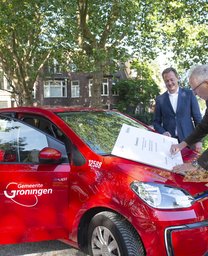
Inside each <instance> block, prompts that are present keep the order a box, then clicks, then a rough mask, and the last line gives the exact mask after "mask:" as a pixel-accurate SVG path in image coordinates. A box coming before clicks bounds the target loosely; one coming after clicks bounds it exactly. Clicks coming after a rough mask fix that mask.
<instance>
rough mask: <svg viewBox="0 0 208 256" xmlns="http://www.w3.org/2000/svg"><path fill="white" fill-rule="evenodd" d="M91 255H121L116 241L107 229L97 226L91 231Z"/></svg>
mask: <svg viewBox="0 0 208 256" xmlns="http://www.w3.org/2000/svg"><path fill="white" fill-rule="evenodd" d="M91 246H92V253H93V256H121V254H120V250H119V246H118V243H117V241H116V239H115V237H114V236H113V234H112V233H111V232H110V230H109V229H107V228H106V227H103V226H98V227H96V228H95V229H94V231H93V233H92V240H91Z"/></svg>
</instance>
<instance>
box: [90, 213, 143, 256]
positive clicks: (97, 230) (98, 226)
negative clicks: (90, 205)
mask: <svg viewBox="0 0 208 256" xmlns="http://www.w3.org/2000/svg"><path fill="white" fill-rule="evenodd" d="M88 239H89V240H88V250H89V254H90V255H91V256H95V255H99V256H107V255H109V256H110V255H115V256H144V255H145V252H144V248H143V245H142V242H141V240H140V238H139V236H138V234H137V233H136V232H135V230H134V228H133V227H132V226H131V225H130V224H129V223H128V222H127V221H126V220H125V219H124V218H123V217H122V216H120V215H118V214H116V213H113V212H100V213H98V214H96V215H95V216H94V217H93V218H92V220H91V222H90V224H89V230H88Z"/></svg>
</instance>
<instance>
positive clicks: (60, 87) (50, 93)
mask: <svg viewBox="0 0 208 256" xmlns="http://www.w3.org/2000/svg"><path fill="white" fill-rule="evenodd" d="M44 97H45V98H53V97H67V90H66V82H65V81H63V80H48V81H45V82H44Z"/></svg>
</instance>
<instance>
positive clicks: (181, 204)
mask: <svg viewBox="0 0 208 256" xmlns="http://www.w3.org/2000/svg"><path fill="white" fill-rule="evenodd" d="M131 189H132V190H133V191H134V192H135V193H136V194H137V195H138V196H139V197H140V198H141V199H142V200H143V201H144V202H146V203H147V204H148V205H150V206H152V207H155V208H158V209H176V208H187V207H190V206H191V205H192V204H193V202H194V198H193V197H192V196H191V195H189V194H188V193H187V192H186V191H184V190H182V189H179V188H175V187H171V186H167V185H163V184H158V183H145V182H132V183H131Z"/></svg>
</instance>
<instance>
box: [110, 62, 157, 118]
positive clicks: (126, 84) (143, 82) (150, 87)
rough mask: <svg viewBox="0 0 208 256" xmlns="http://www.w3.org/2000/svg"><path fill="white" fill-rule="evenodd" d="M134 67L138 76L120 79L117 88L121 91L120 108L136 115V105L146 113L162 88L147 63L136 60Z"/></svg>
mask: <svg viewBox="0 0 208 256" xmlns="http://www.w3.org/2000/svg"><path fill="white" fill-rule="evenodd" d="M132 68H134V69H135V70H136V71H137V77H136V78H135V79H131V80H123V81H120V82H118V83H116V85H115V89H116V90H118V91H119V102H118V109H119V110H120V111H122V112H125V113H128V114H131V115H134V114H135V109H136V107H139V108H140V110H141V111H140V113H143V115H144V114H145V113H147V112H149V108H150V107H151V105H152V102H153V100H154V99H155V97H156V96H157V95H158V94H159V92H160V90H159V87H158V85H157V84H156V82H155V81H154V80H153V79H152V77H153V71H152V70H151V68H150V67H149V66H148V65H147V63H140V62H138V61H136V60H134V61H133V63H132Z"/></svg>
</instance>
